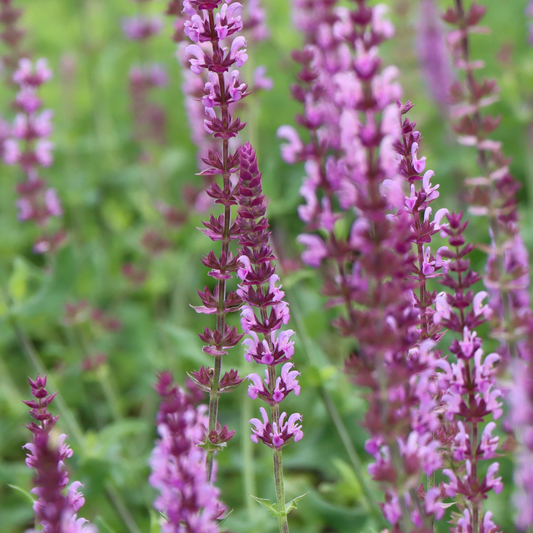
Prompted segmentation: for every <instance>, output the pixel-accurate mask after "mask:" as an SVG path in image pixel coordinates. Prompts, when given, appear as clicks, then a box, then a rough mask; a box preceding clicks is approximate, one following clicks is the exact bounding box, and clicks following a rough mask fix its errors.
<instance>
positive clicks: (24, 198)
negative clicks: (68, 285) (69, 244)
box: [3, 58, 65, 254]
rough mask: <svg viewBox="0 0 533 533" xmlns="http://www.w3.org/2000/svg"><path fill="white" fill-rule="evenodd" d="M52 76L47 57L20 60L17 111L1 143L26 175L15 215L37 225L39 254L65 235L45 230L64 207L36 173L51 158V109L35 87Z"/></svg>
mask: <svg viewBox="0 0 533 533" xmlns="http://www.w3.org/2000/svg"><path fill="white" fill-rule="evenodd" d="M51 77H52V71H51V70H50V69H49V68H48V63H47V61H46V59H39V60H37V61H36V62H35V64H34V63H32V61H30V60H29V59H26V58H23V59H21V60H20V61H19V64H18V68H17V70H15V72H14V74H13V80H14V82H15V83H16V84H17V85H18V87H19V92H18V94H17V96H16V100H15V105H16V108H17V109H18V111H19V112H18V113H17V115H16V117H15V121H14V124H13V126H12V128H11V132H10V134H11V135H10V138H9V139H7V140H6V141H5V142H4V147H3V158H4V162H5V163H6V164H8V165H18V166H19V167H20V168H21V170H22V172H23V173H24V175H25V177H26V180H25V181H24V182H21V183H19V184H18V185H17V188H16V190H17V193H18V195H19V199H18V200H17V207H18V210H19V212H18V218H19V220H20V221H29V220H31V221H33V222H34V224H36V226H37V227H38V228H39V230H40V233H41V235H40V237H39V238H38V240H37V242H36V243H35V245H34V247H33V251H34V252H35V253H40V254H41V253H49V252H53V251H55V250H56V249H57V248H58V247H59V246H60V244H61V243H62V242H63V240H64V238H65V234H64V233H63V232H62V231H56V232H54V233H52V232H49V231H47V230H46V228H47V227H48V226H49V225H50V222H51V220H52V218H53V217H61V215H62V214H63V209H62V206H61V202H60V200H59V197H58V195H57V192H56V190H55V189H53V188H50V187H48V185H47V184H46V181H45V180H44V179H43V178H41V177H40V176H39V171H40V169H41V168H45V167H49V166H50V165H51V164H52V163H53V160H54V159H53V153H52V152H53V149H54V143H53V142H52V141H51V140H50V139H49V137H50V135H51V133H52V116H53V112H52V111H51V110H50V109H44V110H41V105H42V102H41V100H40V98H39V97H38V94H37V91H38V88H39V87H40V86H41V85H42V84H43V83H46V82H47V81H48V80H49V79H50V78H51Z"/></svg>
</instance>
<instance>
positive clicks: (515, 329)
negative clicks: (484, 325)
mask: <svg viewBox="0 0 533 533" xmlns="http://www.w3.org/2000/svg"><path fill="white" fill-rule="evenodd" d="M485 11H486V8H485V7H483V6H480V5H478V4H476V3H475V2H473V3H472V4H471V6H470V9H469V10H468V11H467V10H466V9H465V7H464V5H463V1H462V0H460V1H458V2H457V3H456V6H455V8H450V9H448V10H447V11H446V13H445V14H444V16H443V18H444V20H445V21H446V22H448V23H449V24H451V25H452V26H454V27H455V29H454V30H452V31H451V32H449V34H448V36H447V41H448V46H449V48H450V50H451V53H452V55H453V58H454V62H455V66H456V67H457V68H458V69H459V70H462V71H464V76H463V77H464V81H463V82H462V83H461V82H460V81H457V82H455V83H454V84H453V85H452V86H451V89H450V92H451V100H452V104H453V105H452V118H453V119H454V124H453V126H454V130H455V131H456V133H457V134H458V141H459V143H461V144H463V145H466V146H472V147H474V148H475V149H476V150H477V154H478V157H477V161H478V165H479V170H480V172H481V176H479V177H475V178H469V179H467V180H466V183H467V185H468V186H469V187H470V188H471V190H470V198H469V203H470V205H471V206H472V207H471V208H470V212H471V213H472V214H474V215H482V216H487V218H488V222H489V227H490V236H491V244H490V246H489V247H488V248H486V251H487V253H488V262H487V273H486V275H485V278H484V281H485V286H486V287H487V290H488V291H489V293H490V296H491V298H490V305H491V307H492V308H493V309H494V311H495V312H494V313H493V317H492V322H493V336H494V337H495V338H497V339H499V340H500V341H501V343H502V347H501V351H502V354H503V355H504V361H503V362H504V363H505V362H507V361H508V358H509V355H510V354H511V355H522V356H523V357H525V358H527V357H528V351H529V350H528V348H527V345H526V343H525V342H520V339H521V338H522V337H523V335H524V332H525V330H526V329H527V327H528V326H527V323H528V322H529V321H530V320H531V304H530V297H529V259H528V254H527V251H526V248H525V246H524V243H523V241H522V238H521V236H520V233H519V219H518V210H517V197H516V194H517V191H518V189H519V184H518V182H517V181H516V180H515V179H514V178H513V177H512V176H511V174H510V173H509V159H507V158H505V156H504V154H503V153H502V151H501V146H502V143H501V142H499V141H495V140H492V139H490V138H489V137H488V136H489V135H490V134H491V133H492V132H493V131H494V130H495V129H496V128H497V126H498V124H499V118H498V117H495V116H492V115H490V114H484V115H483V114H482V109H483V108H484V107H486V106H488V105H490V104H492V103H494V102H496V101H497V100H498V91H499V89H498V86H497V84H496V81H495V80H487V79H482V80H481V81H478V79H477V78H476V76H475V74H474V71H475V70H476V69H479V68H481V67H482V66H483V64H482V62H479V61H474V60H472V59H471V57H470V55H469V50H470V44H469V41H470V35H471V34H472V33H483V32H485V31H487V30H486V28H483V27H481V26H479V22H480V21H481V19H482V18H483V16H484V15H485Z"/></svg>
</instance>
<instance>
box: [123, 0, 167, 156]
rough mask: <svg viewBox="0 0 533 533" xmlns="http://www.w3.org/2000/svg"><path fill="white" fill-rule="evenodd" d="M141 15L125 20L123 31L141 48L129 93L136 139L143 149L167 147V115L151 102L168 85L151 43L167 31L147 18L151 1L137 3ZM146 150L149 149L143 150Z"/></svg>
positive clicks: (130, 78)
mask: <svg viewBox="0 0 533 533" xmlns="http://www.w3.org/2000/svg"><path fill="white" fill-rule="evenodd" d="M134 2H135V3H136V4H137V5H138V13H137V14H136V15H134V16H132V17H127V18H125V19H123V20H122V30H123V31H124V35H125V36H126V38H128V39H130V40H132V41H136V42H137V43H138V45H139V57H140V62H139V64H137V65H134V66H133V67H132V68H131V69H130V73H129V89H130V97H131V108H132V114H133V118H134V138H135V140H136V141H138V142H139V143H140V144H141V145H146V144H147V143H150V142H156V143H158V144H164V143H165V141H166V135H165V126H166V124H165V122H166V121H165V119H166V115H165V111H164V109H162V108H161V107H160V106H159V105H158V104H156V103H154V102H151V101H150V92H151V91H152V90H153V89H154V88H156V87H162V86H164V85H166V84H167V81H168V80H167V74H166V71H165V69H164V67H163V66H162V65H158V64H152V63H150V62H149V46H148V43H149V41H150V40H151V39H153V38H154V37H155V36H156V35H158V34H159V33H160V32H161V30H162V29H163V21H162V20H161V18H160V17H157V16H152V15H148V14H146V9H147V8H148V6H149V5H150V4H151V3H152V2H151V0H134ZM143 148H144V149H146V147H145V146H143Z"/></svg>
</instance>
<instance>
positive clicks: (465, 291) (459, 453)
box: [435, 213, 502, 533]
mask: <svg viewBox="0 0 533 533" xmlns="http://www.w3.org/2000/svg"><path fill="white" fill-rule="evenodd" d="M448 221H449V225H447V226H443V227H442V232H443V233H444V234H446V235H447V236H448V242H449V249H448V250H447V251H445V252H444V255H445V257H448V258H450V260H451V263H450V272H449V273H447V274H445V275H444V277H443V278H442V280H441V283H442V285H444V286H445V287H447V291H448V292H447V293H446V292H443V293H440V294H439V297H438V310H437V314H436V317H435V320H436V322H441V323H442V324H443V325H444V326H446V327H447V328H448V329H450V330H451V331H454V332H456V333H457V334H458V337H459V338H458V339H457V338H456V339H455V340H453V341H452V343H451V345H450V351H451V352H452V354H454V355H455V357H456V362H450V361H448V360H447V359H441V360H440V362H439V366H440V368H441V370H442V373H440V374H439V381H440V387H441V389H442V390H443V391H445V393H444V396H443V398H442V403H443V405H444V408H445V416H446V418H447V419H448V420H450V421H452V420H455V421H456V423H457V427H458V431H457V434H456V436H455V439H454V441H453V445H452V457H451V465H450V468H447V469H444V470H443V473H444V475H445V476H447V477H448V482H447V483H444V489H445V491H446V494H447V495H448V496H450V497H452V498H455V497H456V496H457V495H458V494H460V495H462V496H464V498H465V499H466V502H463V501H462V500H461V499H459V498H458V499H456V502H457V506H458V509H459V511H460V514H457V513H456V514H455V516H454V528H453V531H454V532H455V533H462V532H464V531H471V532H472V533H480V532H483V533H487V532H490V531H495V530H496V527H495V526H494V524H493V523H492V513H491V512H490V511H487V512H486V513H485V514H483V510H482V501H483V500H484V499H485V498H486V497H487V493H488V492H490V491H491V490H493V491H494V492H495V493H497V494H498V493H499V492H500V491H501V490H502V483H501V478H499V477H496V473H497V471H498V468H499V464H498V463H497V462H493V463H491V464H490V465H489V467H488V468H487V470H486V471H485V473H484V474H483V472H482V470H483V469H482V466H481V465H482V463H481V461H489V460H492V459H494V458H495V457H496V456H497V449H498V437H494V436H493V435H492V432H493V431H494V429H495V428H496V424H495V423H494V422H493V421H490V422H488V420H490V417H492V418H493V419H494V420H497V419H498V418H500V416H501V415H502V409H501V403H500V398H501V396H502V392H501V390H500V389H499V388H498V386H497V384H496V366H497V365H498V363H499V361H500V360H501V356H500V355H498V354H496V353H491V354H488V355H485V353H484V351H483V348H482V344H483V343H482V339H481V337H480V336H479V334H478V333H477V331H476V330H477V328H478V327H479V326H480V325H481V324H483V322H485V321H486V320H487V319H488V318H490V317H491V315H492V312H493V311H492V309H491V308H490V307H489V306H488V305H484V304H483V300H484V299H485V298H486V297H487V293H486V292H485V291H481V292H477V293H474V291H473V290H472V287H473V285H474V284H475V283H476V282H477V281H479V280H480V279H481V277H480V276H479V275H478V274H477V273H476V272H475V271H473V270H472V269H470V259H469V258H468V255H469V254H470V253H471V252H472V250H473V248H474V247H473V245H472V244H470V243H468V244H466V241H465V237H464V231H465V229H466V227H467V224H468V223H467V222H463V220H462V214H461V213H459V214H449V215H448ZM487 422H488V423H487Z"/></svg>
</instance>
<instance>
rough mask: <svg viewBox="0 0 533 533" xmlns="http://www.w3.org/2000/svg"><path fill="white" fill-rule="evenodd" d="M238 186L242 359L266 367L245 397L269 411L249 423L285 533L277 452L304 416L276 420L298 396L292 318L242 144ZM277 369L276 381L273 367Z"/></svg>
mask: <svg viewBox="0 0 533 533" xmlns="http://www.w3.org/2000/svg"><path fill="white" fill-rule="evenodd" d="M239 158H240V166H239V184H238V192H237V199H238V202H239V211H238V217H237V224H238V226H239V229H240V232H241V234H240V238H239V244H240V245H241V246H242V248H241V250H240V256H239V263H240V268H239V269H238V271H237V275H238V277H239V278H240V280H241V282H240V284H239V290H238V291H237V294H238V295H239V296H240V297H241V298H242V301H243V303H244V305H243V306H242V309H241V325H242V328H243V330H244V332H245V333H246V334H247V335H248V337H247V338H246V339H245V340H244V342H243V344H244V345H245V346H246V352H245V356H244V357H245V358H246V360H247V361H255V362H256V363H258V364H260V365H264V369H265V370H264V372H265V378H264V379H262V377H261V376H260V375H259V374H250V375H249V376H247V377H248V380H250V381H251V384H250V386H249V388H248V395H249V396H250V398H252V399H256V398H260V399H261V400H264V401H265V402H266V403H267V404H268V405H269V406H270V418H269V415H268V413H267V411H266V409H264V408H263V407H261V408H260V411H261V420H260V419H258V418H253V419H252V420H250V422H251V424H252V426H253V430H252V431H253V432H252V436H251V438H252V440H253V441H254V442H255V443H258V442H259V441H262V442H263V443H264V444H266V445H267V446H269V447H270V448H272V453H273V459H274V478H275V483H276V500H277V510H278V513H279V516H278V520H279V527H280V532H284V533H287V532H288V531H289V526H288V522H287V515H286V512H285V488H284V482H283V464H282V453H281V450H282V448H283V447H284V446H286V445H287V444H289V443H290V442H292V441H294V442H298V441H299V440H300V439H301V438H302V437H303V432H302V428H301V424H300V422H301V420H302V416H301V415H300V414H299V413H294V414H291V415H287V413H286V412H283V413H281V414H280V403H281V402H282V401H283V400H284V399H285V398H286V397H287V395H288V394H289V393H290V392H291V391H292V392H293V393H294V394H296V395H298V394H300V385H299V384H298V376H299V375H300V373H299V372H298V371H296V370H293V367H294V365H293V364H292V363H290V362H289V360H290V359H291V357H292V355H293V354H294V342H293V341H292V340H291V338H292V336H293V335H294V331H292V330H290V329H289V330H283V331H282V329H281V328H282V327H283V326H284V325H287V324H288V323H289V319H290V313H289V307H288V304H287V302H285V301H284V299H283V298H284V296H285V293H284V292H283V291H282V290H281V286H280V285H279V276H278V275H277V274H276V267H275V265H274V264H273V261H274V260H275V259H276V257H275V256H274V254H273V252H272V249H271V248H270V245H269V237H270V232H269V231H268V220H267V219H266V216H265V215H266V200H265V197H264V196H263V191H262V185H261V179H262V175H261V173H260V172H259V167H258V165H257V158H256V155H255V151H254V149H253V147H252V146H251V145H250V144H249V143H246V144H244V146H242V147H241V148H240V150H239ZM278 365H283V366H282V367H281V372H280V374H279V375H277V372H276V367H277V366H278Z"/></svg>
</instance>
